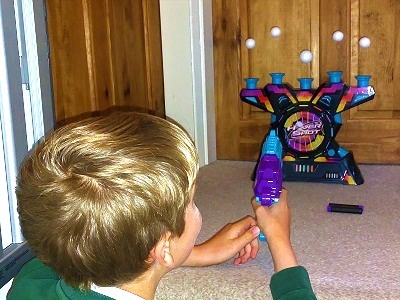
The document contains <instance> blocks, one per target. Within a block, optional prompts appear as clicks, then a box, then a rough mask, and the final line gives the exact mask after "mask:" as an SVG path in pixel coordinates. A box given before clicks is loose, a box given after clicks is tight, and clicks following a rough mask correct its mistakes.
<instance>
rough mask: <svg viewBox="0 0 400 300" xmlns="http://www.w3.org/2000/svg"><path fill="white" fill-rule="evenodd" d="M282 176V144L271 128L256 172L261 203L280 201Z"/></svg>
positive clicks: (257, 189) (256, 193)
mask: <svg viewBox="0 0 400 300" xmlns="http://www.w3.org/2000/svg"><path fill="white" fill-rule="evenodd" d="M282 178H283V173H282V144H281V142H280V140H279V138H278V137H277V135H276V132H275V130H271V132H270V134H269V136H268V137H267V139H266V140H265V142H264V144H263V149H262V151H261V157H260V160H259V161H258V166H257V170H256V174H255V184H254V195H255V197H256V200H257V201H258V202H260V203H261V205H264V206H271V205H273V204H275V203H277V202H278V201H279V197H280V195H281V193H282ZM260 240H261V241H266V239H265V236H264V235H263V234H260Z"/></svg>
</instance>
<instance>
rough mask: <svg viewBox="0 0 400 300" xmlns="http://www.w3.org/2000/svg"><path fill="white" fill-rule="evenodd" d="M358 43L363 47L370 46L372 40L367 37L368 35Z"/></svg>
mask: <svg viewBox="0 0 400 300" xmlns="http://www.w3.org/2000/svg"><path fill="white" fill-rule="evenodd" d="M358 44H359V45H360V47H362V48H368V47H369V46H370V45H371V40H370V39H369V38H367V37H366V36H363V37H362V38H361V39H360V40H359V41H358Z"/></svg>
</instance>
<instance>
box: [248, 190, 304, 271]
mask: <svg viewBox="0 0 400 300" xmlns="http://www.w3.org/2000/svg"><path fill="white" fill-rule="evenodd" d="M286 196H287V192H286V190H285V189H284V190H282V194H281V197H280V199H279V201H278V203H277V204H274V205H272V206H270V207H267V206H261V204H260V203H258V202H257V201H256V200H255V199H253V200H252V205H253V209H254V213H255V214H256V218H257V224H258V226H259V227H260V229H261V231H262V232H263V233H264V235H265V237H266V238H267V243H268V247H269V250H270V252H271V256H272V259H273V262H274V267H275V271H276V272H278V271H280V270H282V269H286V268H289V267H294V266H297V265H298V263H297V259H296V256H295V254H294V251H293V248H292V244H291V242H290V215H291V213H290V208H289V205H288V203H287V198H286Z"/></svg>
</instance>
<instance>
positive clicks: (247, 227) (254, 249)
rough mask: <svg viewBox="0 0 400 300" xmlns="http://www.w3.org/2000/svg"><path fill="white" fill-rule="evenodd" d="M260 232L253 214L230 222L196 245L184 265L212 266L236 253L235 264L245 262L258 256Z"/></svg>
mask: <svg viewBox="0 0 400 300" xmlns="http://www.w3.org/2000/svg"><path fill="white" fill-rule="evenodd" d="M259 233H260V229H259V228H258V227H257V225H256V221H255V220H254V218H253V217H251V216H247V217H245V218H243V219H241V220H238V221H236V222H234V223H229V224H227V225H225V226H224V227H223V228H222V229H221V230H220V231H218V232H217V233H216V234H215V235H214V236H212V237H211V238H210V239H209V240H207V241H206V242H204V243H202V244H200V245H196V246H194V248H193V250H192V253H191V254H190V256H189V258H188V259H187V260H186V262H185V263H184V264H183V265H184V266H192V267H204V266H211V265H216V264H220V263H223V262H226V261H228V260H229V259H231V258H233V257H234V256H235V255H237V257H236V258H235V259H234V264H235V265H238V264H244V263H246V262H247V261H248V260H249V258H251V259H254V258H255V257H256V256H257V253H258V239H257V237H258V235H259Z"/></svg>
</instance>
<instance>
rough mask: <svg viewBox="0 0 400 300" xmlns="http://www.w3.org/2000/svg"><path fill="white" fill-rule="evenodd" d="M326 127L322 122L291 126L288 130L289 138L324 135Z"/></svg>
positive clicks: (299, 123)
mask: <svg viewBox="0 0 400 300" xmlns="http://www.w3.org/2000/svg"><path fill="white" fill-rule="evenodd" d="M323 129H324V125H323V124H322V122H321V121H311V122H308V123H306V124H303V123H302V122H297V123H296V124H295V125H294V126H289V127H288V128H286V131H287V132H288V138H289V139H292V138H296V137H299V136H306V135H309V136H314V135H316V134H319V133H323Z"/></svg>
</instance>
